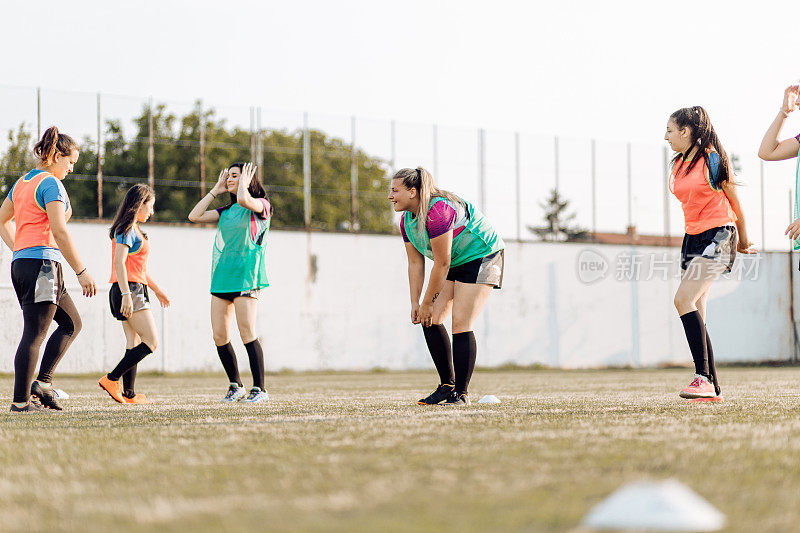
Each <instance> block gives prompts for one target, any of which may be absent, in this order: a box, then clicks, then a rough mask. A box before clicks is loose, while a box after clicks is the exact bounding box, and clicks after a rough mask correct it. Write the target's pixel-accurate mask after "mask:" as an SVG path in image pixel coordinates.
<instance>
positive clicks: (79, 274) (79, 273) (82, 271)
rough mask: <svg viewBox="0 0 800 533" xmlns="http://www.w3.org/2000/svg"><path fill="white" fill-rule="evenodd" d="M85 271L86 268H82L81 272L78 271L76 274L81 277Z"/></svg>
mask: <svg viewBox="0 0 800 533" xmlns="http://www.w3.org/2000/svg"><path fill="white" fill-rule="evenodd" d="M84 272H86V268H84V269H83V270H81V271H80V272H78V273H77V274H75V275H76V276H77V277H80V276H81V274H83V273H84Z"/></svg>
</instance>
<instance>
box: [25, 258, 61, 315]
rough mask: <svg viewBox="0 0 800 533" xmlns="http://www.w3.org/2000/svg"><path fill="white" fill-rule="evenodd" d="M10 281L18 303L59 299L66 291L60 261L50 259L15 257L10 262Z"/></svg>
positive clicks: (52, 301) (34, 302)
mask: <svg viewBox="0 0 800 533" xmlns="http://www.w3.org/2000/svg"><path fill="white" fill-rule="evenodd" d="M11 282H12V284H13V285H14V292H16V293H17V300H19V305H20V306H23V305H28V304H38V303H51V304H56V305H58V303H59V302H60V301H61V297H62V296H64V295H65V294H66V293H67V289H66V288H65V287H64V274H63V273H62V272H61V263H59V262H58V261H53V260H52V259H15V260H14V261H13V262H12V263H11Z"/></svg>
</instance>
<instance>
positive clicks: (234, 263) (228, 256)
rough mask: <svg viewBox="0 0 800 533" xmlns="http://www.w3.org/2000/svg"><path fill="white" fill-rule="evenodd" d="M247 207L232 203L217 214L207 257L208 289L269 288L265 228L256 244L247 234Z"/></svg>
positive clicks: (231, 290)
mask: <svg viewBox="0 0 800 533" xmlns="http://www.w3.org/2000/svg"><path fill="white" fill-rule="evenodd" d="M252 214H253V212H252V211H250V210H249V209H247V208H245V207H242V206H240V205H239V204H233V205H232V206H231V207H229V208H228V209H226V210H224V211H223V212H222V213H220V215H219V223H218V224H217V235H216V237H215V238H214V252H213V254H212V260H211V292H241V291H249V290H253V289H263V288H264V287H269V282H268V281H267V233H268V232H269V223H270V219H269V218H267V227H266V229H264V232H263V234H262V235H261V236H260V237H259V241H260V242H258V243H256V242H254V241H253V238H252V237H251V236H250V217H251V215H252Z"/></svg>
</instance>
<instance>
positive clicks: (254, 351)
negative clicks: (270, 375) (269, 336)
mask: <svg viewBox="0 0 800 533" xmlns="http://www.w3.org/2000/svg"><path fill="white" fill-rule="evenodd" d="M244 349H245V350H247V358H248V359H250V372H252V374H253V387H258V388H259V389H261V390H266V389H265V388H264V351H263V350H262V349H261V343H260V342H259V341H258V339H256V340H254V341H250V342H248V343H247V344H245V345H244Z"/></svg>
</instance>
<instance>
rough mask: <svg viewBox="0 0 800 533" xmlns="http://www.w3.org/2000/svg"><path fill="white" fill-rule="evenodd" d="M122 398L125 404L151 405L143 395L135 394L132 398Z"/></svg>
mask: <svg viewBox="0 0 800 533" xmlns="http://www.w3.org/2000/svg"><path fill="white" fill-rule="evenodd" d="M123 398H125V403H136V404H141V403H153V402H151V401H150V400H148V399H147V397H146V396H145V395H144V394H136V395H134V397H133V398H128V397H127V396H123Z"/></svg>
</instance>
